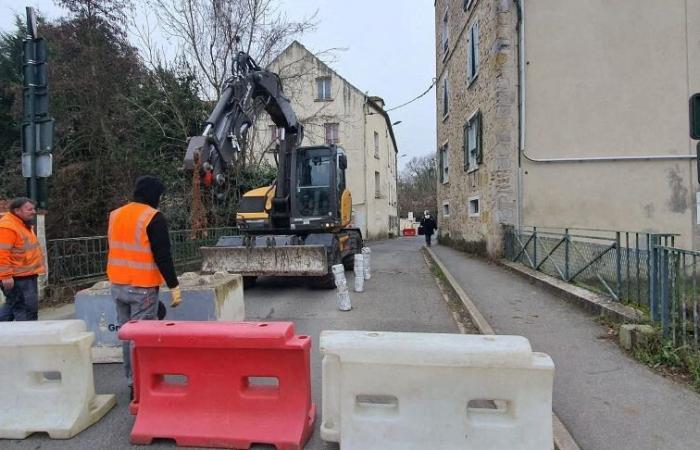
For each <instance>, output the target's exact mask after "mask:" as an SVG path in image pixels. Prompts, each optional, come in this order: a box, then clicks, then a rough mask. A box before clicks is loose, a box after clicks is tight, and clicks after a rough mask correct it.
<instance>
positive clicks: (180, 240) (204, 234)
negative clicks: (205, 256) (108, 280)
mask: <svg viewBox="0 0 700 450" xmlns="http://www.w3.org/2000/svg"><path fill="white" fill-rule="evenodd" d="M236 234H238V228H235V227H223V228H205V229H203V230H177V231H171V232H170V242H171V251H172V255H173V262H174V263H175V265H176V266H178V267H185V266H190V265H193V264H196V263H198V262H199V261H201V255H200V253H199V248H200V247H203V246H207V245H213V244H215V243H216V241H217V240H218V239H219V237H221V236H231V235H236ZM46 245H47V254H48V263H49V280H48V282H49V287H57V286H71V285H81V284H87V283H91V282H94V281H98V280H101V279H103V278H104V277H105V274H106V272H105V271H106V267H107V250H108V246H107V237H106V236H89V237H79V238H68V239H51V240H49V241H48V242H47V244H46Z"/></svg>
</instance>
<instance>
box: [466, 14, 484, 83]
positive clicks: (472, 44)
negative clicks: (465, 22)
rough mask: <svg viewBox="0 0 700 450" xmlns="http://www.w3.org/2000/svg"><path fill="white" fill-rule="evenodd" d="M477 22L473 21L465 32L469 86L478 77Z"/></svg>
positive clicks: (479, 64)
mask: <svg viewBox="0 0 700 450" xmlns="http://www.w3.org/2000/svg"><path fill="white" fill-rule="evenodd" d="M480 66H481V58H480V55H479V21H477V20H475V21H474V23H472V24H471V25H470V26H469V30H468V31H467V82H468V83H469V84H470V85H471V84H472V83H473V82H474V80H476V78H477V77H478V76H479V67H480Z"/></svg>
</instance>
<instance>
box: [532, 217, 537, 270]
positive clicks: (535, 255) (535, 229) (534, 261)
mask: <svg viewBox="0 0 700 450" xmlns="http://www.w3.org/2000/svg"><path fill="white" fill-rule="evenodd" d="M532 237H533V242H534V244H535V251H534V254H533V263H532V268H533V269H535V270H537V227H532Z"/></svg>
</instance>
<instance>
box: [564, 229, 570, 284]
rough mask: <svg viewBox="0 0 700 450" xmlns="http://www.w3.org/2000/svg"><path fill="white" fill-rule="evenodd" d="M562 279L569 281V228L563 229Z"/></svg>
mask: <svg viewBox="0 0 700 450" xmlns="http://www.w3.org/2000/svg"><path fill="white" fill-rule="evenodd" d="M564 239H565V240H564V278H565V280H564V281H567V282H568V281H569V229H568V228H565V229H564Z"/></svg>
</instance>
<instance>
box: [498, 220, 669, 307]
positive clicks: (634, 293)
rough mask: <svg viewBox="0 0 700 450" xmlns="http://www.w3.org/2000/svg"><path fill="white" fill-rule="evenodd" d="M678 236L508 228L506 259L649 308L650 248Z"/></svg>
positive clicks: (583, 230)
mask: <svg viewBox="0 0 700 450" xmlns="http://www.w3.org/2000/svg"><path fill="white" fill-rule="evenodd" d="M658 242H663V243H666V244H670V245H673V242H674V235H671V234H653V233H641V232H632V231H615V230H595V229H582V228H546V227H536V226H523V227H514V226H511V225H507V226H505V255H506V258H508V259H510V260H511V261H517V262H520V263H523V264H525V265H527V266H528V267H531V268H532V269H535V270H539V271H541V272H544V273H546V274H548V275H551V276H554V277H557V278H560V279H562V280H564V281H567V282H571V283H576V284H578V285H581V286H583V287H586V288H589V289H591V290H594V291H597V292H600V293H603V294H606V295H608V296H610V297H612V298H613V299H615V300H619V301H625V302H630V303H634V304H636V305H640V306H641V305H649V303H650V299H651V296H650V250H649V249H650V248H652V247H653V245H654V243H658Z"/></svg>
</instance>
